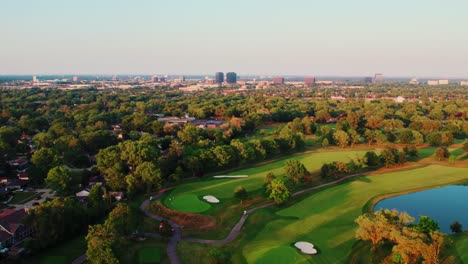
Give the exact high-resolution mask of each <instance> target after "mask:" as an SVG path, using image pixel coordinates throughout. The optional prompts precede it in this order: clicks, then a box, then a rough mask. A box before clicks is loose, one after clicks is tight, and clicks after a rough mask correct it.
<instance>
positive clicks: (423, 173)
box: [242, 165, 467, 263]
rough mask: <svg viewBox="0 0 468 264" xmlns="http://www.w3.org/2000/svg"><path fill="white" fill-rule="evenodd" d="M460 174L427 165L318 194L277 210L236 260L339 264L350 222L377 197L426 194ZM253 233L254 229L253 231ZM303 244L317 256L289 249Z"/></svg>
mask: <svg viewBox="0 0 468 264" xmlns="http://www.w3.org/2000/svg"><path fill="white" fill-rule="evenodd" d="M466 178H467V176H466V169H465V168H454V167H446V166H440V165H430V166H427V167H423V168H418V169H412V170H403V171H398V172H391V173H386V174H376V175H372V176H365V177H360V178H356V179H354V180H350V181H348V182H345V183H342V184H340V185H337V186H334V187H330V188H326V189H324V190H322V191H318V192H317V193H314V194H312V195H309V196H308V197H306V198H304V199H303V200H301V201H299V202H297V203H296V204H294V205H292V206H290V207H288V208H285V209H282V210H278V211H277V212H276V215H277V216H278V220H273V221H269V222H268V223H266V224H265V225H264V227H263V228H261V230H249V224H247V225H246V232H255V233H256V236H254V237H253V238H252V239H251V240H247V241H243V243H242V244H243V248H242V255H243V256H244V257H245V259H246V261H247V262H248V263H272V261H273V260H277V259H278V257H279V256H281V258H282V259H284V258H287V259H284V263H302V262H312V263H345V262H346V261H347V258H348V255H349V252H350V251H351V248H352V246H353V243H354V241H355V240H354V232H355V228H356V224H355V223H354V219H356V218H357V217H358V216H359V215H361V214H362V209H363V207H364V206H365V205H366V203H367V202H368V201H369V200H370V199H372V198H374V197H376V196H379V195H383V194H388V193H394V192H403V191H411V190H417V189H421V188H430V187H435V186H439V185H445V184H450V183H454V182H457V181H461V180H463V179H466ZM256 228H258V226H257V227H256ZM296 241H309V242H311V243H313V244H314V245H316V247H317V249H318V250H319V254H317V255H314V256H308V255H304V254H300V253H299V251H298V250H296V249H295V248H293V247H292V246H291V244H292V243H294V242H296Z"/></svg>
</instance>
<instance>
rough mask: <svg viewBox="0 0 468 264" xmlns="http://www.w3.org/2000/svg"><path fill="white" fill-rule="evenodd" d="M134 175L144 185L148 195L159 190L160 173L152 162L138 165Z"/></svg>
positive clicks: (160, 183)
mask: <svg viewBox="0 0 468 264" xmlns="http://www.w3.org/2000/svg"><path fill="white" fill-rule="evenodd" d="M135 175H136V176H137V177H138V178H140V179H141V181H142V182H143V183H144V184H145V185H146V191H147V192H148V193H149V192H151V191H154V190H159V189H160V188H161V185H162V179H161V172H160V170H159V168H158V167H157V166H156V165H155V164H154V163H153V162H143V163H141V164H140V165H138V167H137V168H136V171H135Z"/></svg>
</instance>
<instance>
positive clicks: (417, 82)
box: [409, 78, 419, 84]
mask: <svg viewBox="0 0 468 264" xmlns="http://www.w3.org/2000/svg"><path fill="white" fill-rule="evenodd" d="M409 84H419V81H418V79H416V78H413V79H411V80H410V81H409Z"/></svg>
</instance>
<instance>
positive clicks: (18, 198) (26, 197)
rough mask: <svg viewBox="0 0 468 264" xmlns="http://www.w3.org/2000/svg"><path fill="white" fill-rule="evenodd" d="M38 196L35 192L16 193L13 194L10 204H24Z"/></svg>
mask: <svg viewBox="0 0 468 264" xmlns="http://www.w3.org/2000/svg"><path fill="white" fill-rule="evenodd" d="M36 195H38V193H37V192H16V193H14V194H13V198H12V199H11V201H10V203H11V204H24V203H26V202H28V201H30V200H31V199H34V197H36Z"/></svg>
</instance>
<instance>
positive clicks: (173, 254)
mask: <svg viewBox="0 0 468 264" xmlns="http://www.w3.org/2000/svg"><path fill="white" fill-rule="evenodd" d="M166 190H167V189H162V190H161V191H159V193H158V194H157V195H156V196H154V197H153V198H154V199H156V198H158V197H160V196H161V195H162V194H163V193H164V192H165V191H166ZM149 203H150V200H145V201H144V202H143V203H142V204H141V205H140V210H141V211H142V212H143V213H145V215H146V216H148V217H150V218H152V219H154V220H156V221H161V220H163V218H162V217H160V216H158V215H155V214H153V213H151V212H150V211H148V206H149ZM168 222H169V225H171V227H172V229H173V230H174V231H173V234H172V237H171V239H170V240H169V242H168V243H167V248H166V252H167V255H168V256H169V259H170V261H171V263H172V264H179V263H180V260H179V257H178V256H177V243H178V242H179V241H180V240H182V239H181V234H180V233H181V232H180V227H179V225H178V224H177V223H176V222H173V221H168ZM145 236H159V234H157V233H147V234H145Z"/></svg>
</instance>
